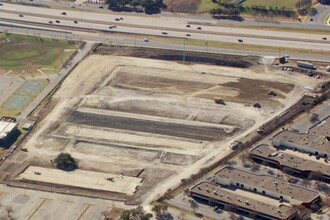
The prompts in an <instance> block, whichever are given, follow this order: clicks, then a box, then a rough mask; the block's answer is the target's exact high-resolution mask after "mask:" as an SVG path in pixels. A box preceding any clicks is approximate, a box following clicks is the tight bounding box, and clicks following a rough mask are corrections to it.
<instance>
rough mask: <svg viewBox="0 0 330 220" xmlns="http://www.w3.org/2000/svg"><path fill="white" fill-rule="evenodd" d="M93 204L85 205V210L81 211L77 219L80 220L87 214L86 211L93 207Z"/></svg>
mask: <svg viewBox="0 0 330 220" xmlns="http://www.w3.org/2000/svg"><path fill="white" fill-rule="evenodd" d="M91 206H92V205H91V204H86V206H85V207H84V209H83V211H82V212H81V213H80V215H79V216H78V217H77V218H76V220H80V219H81V218H82V217H83V216H84V215H85V214H86V212H87V211H88V210H89V208H90V207H91Z"/></svg>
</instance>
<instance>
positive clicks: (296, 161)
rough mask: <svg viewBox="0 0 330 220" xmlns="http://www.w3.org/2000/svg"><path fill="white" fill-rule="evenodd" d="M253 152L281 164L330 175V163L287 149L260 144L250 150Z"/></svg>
mask: <svg viewBox="0 0 330 220" xmlns="http://www.w3.org/2000/svg"><path fill="white" fill-rule="evenodd" d="M250 153H251V154H253V155H256V156H259V157H262V158H266V159H270V160H273V161H276V162H278V163H279V164H280V165H283V166H287V167H292V168H294V169H297V170H301V171H315V172H320V173H322V174H325V175H328V176H330V169H329V165H328V164H323V163H319V162H316V161H313V160H308V159H305V158H302V157H299V156H296V155H293V154H288V153H286V152H285V151H278V150H277V149H275V148H274V147H271V146H269V145H265V144H262V145H259V146H257V147H255V148H253V149H252V150H251V151H250Z"/></svg>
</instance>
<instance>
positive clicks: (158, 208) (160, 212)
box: [151, 202, 168, 217]
mask: <svg viewBox="0 0 330 220" xmlns="http://www.w3.org/2000/svg"><path fill="white" fill-rule="evenodd" d="M167 208H168V205H167V204H165V203H160V202H157V203H156V204H155V205H154V207H152V209H151V211H153V212H155V213H156V216H157V217H159V216H165V215H166V214H167Z"/></svg>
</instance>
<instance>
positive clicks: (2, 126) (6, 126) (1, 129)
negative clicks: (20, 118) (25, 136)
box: [0, 121, 17, 139]
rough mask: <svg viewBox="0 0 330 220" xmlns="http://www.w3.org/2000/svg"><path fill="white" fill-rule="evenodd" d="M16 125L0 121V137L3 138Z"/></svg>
mask: <svg viewBox="0 0 330 220" xmlns="http://www.w3.org/2000/svg"><path fill="white" fill-rule="evenodd" d="M16 126H17V124H16V123H13V122H6V121H0V139H3V138H5V137H6V136H7V135H8V134H9V133H10V132H12V131H13V130H14V129H15V127H16Z"/></svg>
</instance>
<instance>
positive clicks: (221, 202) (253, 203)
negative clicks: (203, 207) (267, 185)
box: [190, 182, 297, 220]
mask: <svg viewBox="0 0 330 220" xmlns="http://www.w3.org/2000/svg"><path fill="white" fill-rule="evenodd" d="M190 195H191V196H192V197H193V198H194V199H195V200H196V201H198V202H201V203H206V204H209V205H212V206H217V207H219V208H221V209H225V210H230V211H235V212H236V213H238V214H241V215H245V216H249V217H251V218H253V219H265V220H274V219H281V220H289V219H292V218H293V217H294V216H295V214H296V213H297V212H296V210H295V209H294V208H292V207H289V206H286V205H283V204H280V205H276V204H269V203H265V202H262V201H259V200H256V199H253V198H250V197H246V196H243V195H239V194H237V193H235V191H231V190H228V189H224V188H222V187H220V186H219V185H216V184H213V183H207V182H202V183H199V184H197V185H196V186H194V187H192V188H191V190H190Z"/></svg>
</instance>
